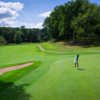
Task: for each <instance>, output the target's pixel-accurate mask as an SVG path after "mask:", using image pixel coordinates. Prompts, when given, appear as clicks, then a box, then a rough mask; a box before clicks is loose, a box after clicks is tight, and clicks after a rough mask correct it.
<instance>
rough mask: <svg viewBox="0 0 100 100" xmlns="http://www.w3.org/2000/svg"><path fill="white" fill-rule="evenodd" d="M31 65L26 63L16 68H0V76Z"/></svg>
mask: <svg viewBox="0 0 100 100" xmlns="http://www.w3.org/2000/svg"><path fill="white" fill-rule="evenodd" d="M32 64H33V63H26V64H21V65H18V66H12V67H7V68H1V69H0V75H2V74H4V73H6V72H9V71H13V70H17V69H21V68H24V67H28V66H30V65H32Z"/></svg>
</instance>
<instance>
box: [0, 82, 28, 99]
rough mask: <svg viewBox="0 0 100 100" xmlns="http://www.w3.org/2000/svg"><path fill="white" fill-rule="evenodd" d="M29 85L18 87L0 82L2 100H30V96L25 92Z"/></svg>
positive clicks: (0, 97)
mask: <svg viewBox="0 0 100 100" xmlns="http://www.w3.org/2000/svg"><path fill="white" fill-rule="evenodd" d="M25 86H27V84H24V85H20V86H16V85H14V84H13V83H11V82H9V83H6V82H3V81H0V100H29V99H30V95H29V94H27V93H26V92H25V90H24V87H25Z"/></svg>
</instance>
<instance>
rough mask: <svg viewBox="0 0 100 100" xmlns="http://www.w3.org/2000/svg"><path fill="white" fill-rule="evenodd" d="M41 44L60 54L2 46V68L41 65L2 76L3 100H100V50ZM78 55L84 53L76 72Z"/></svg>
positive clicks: (34, 46) (34, 47) (0, 96)
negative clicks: (19, 64) (24, 64)
mask: <svg viewBox="0 0 100 100" xmlns="http://www.w3.org/2000/svg"><path fill="white" fill-rule="evenodd" d="M41 45H42V46H43V47H44V48H45V49H46V50H47V51H54V50H55V51H57V52H58V53H57V54H55V53H53V52H51V53H48V52H40V50H39V49H38V48H37V44H29V45H27V44H23V45H18V46H4V47H0V51H2V54H1V55H2V56H0V58H2V60H1V59H0V62H1V61H3V62H2V63H0V66H1V67H6V66H7V65H10V64H12V65H13V64H17V63H23V62H25V61H36V62H37V63H36V65H34V64H33V65H32V66H30V67H27V68H25V69H20V70H16V71H12V72H8V73H6V74H4V75H3V76H0V87H3V88H0V89H1V90H2V91H1V92H0V100H98V99H99V98H100V95H99V93H100V87H99V84H100V67H99V65H100V60H99V59H100V52H99V50H100V47H91V48H82V47H69V48H68V47H65V46H63V45H61V44H60V45H59V43H58V44H51V43H43V44H41ZM62 48H63V49H62ZM5 52H6V54H5ZM59 52H63V54H60V53H59ZM76 53H79V54H80V69H79V70H75V69H74V66H73V58H74V56H75V54H76ZM11 54H12V55H11ZM9 55H11V58H9ZM5 58H6V59H5ZM6 86H7V87H6ZM4 87H5V88H4Z"/></svg>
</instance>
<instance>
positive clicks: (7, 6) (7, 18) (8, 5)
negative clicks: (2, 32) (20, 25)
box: [0, 1, 24, 26]
mask: <svg viewBox="0 0 100 100" xmlns="http://www.w3.org/2000/svg"><path fill="white" fill-rule="evenodd" d="M23 7H24V5H23V4H22V3H20V2H3V1H0V26H16V17H17V16H18V12H19V11H21V10H22V9H23Z"/></svg>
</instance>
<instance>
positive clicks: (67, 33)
mask: <svg viewBox="0 0 100 100" xmlns="http://www.w3.org/2000/svg"><path fill="white" fill-rule="evenodd" d="M50 39H55V40H57V41H60V40H61V41H68V42H69V41H71V42H72V43H83V44H94V43H100V5H97V4H93V3H90V2H89V1H88V0H71V1H68V2H67V3H65V4H64V5H60V6H57V7H55V8H54V10H53V11H52V13H51V14H50V16H49V17H47V18H46V19H45V21H44V24H43V29H26V28H25V27H21V28H4V27H1V28H0V44H6V43H22V42H42V41H48V40H50Z"/></svg>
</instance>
